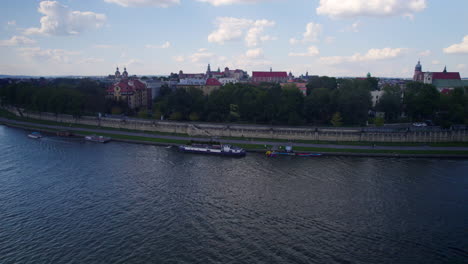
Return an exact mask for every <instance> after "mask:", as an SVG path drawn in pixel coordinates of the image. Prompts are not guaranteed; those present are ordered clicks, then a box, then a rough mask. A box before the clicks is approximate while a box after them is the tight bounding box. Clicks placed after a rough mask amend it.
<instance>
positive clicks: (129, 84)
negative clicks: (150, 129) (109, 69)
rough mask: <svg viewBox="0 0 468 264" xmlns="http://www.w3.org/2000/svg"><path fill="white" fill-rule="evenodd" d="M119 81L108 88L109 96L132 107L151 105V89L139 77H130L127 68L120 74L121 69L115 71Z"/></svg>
mask: <svg viewBox="0 0 468 264" xmlns="http://www.w3.org/2000/svg"><path fill="white" fill-rule="evenodd" d="M115 78H116V79H117V82H115V83H114V84H112V85H111V86H110V87H109V88H108V89H107V90H106V92H107V95H106V97H107V98H110V99H113V100H116V101H124V102H126V103H127V104H128V106H129V107H130V108H131V109H135V108H148V107H150V106H151V99H152V96H151V89H148V87H147V85H146V84H145V83H144V82H142V81H140V80H138V79H129V78H128V72H127V69H124V72H123V73H122V75H120V72H119V69H118V68H117V71H116V73H115Z"/></svg>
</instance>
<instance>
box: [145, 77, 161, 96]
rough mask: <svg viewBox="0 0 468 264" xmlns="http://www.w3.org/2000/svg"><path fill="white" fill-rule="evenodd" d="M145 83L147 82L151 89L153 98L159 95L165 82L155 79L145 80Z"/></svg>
mask: <svg viewBox="0 0 468 264" xmlns="http://www.w3.org/2000/svg"><path fill="white" fill-rule="evenodd" d="M144 83H145V84H146V87H147V88H148V89H150V90H151V99H154V98H156V97H158V95H159V91H160V90H161V87H162V86H163V84H164V83H163V82H162V81H161V80H155V79H153V80H151V79H149V80H145V81H144Z"/></svg>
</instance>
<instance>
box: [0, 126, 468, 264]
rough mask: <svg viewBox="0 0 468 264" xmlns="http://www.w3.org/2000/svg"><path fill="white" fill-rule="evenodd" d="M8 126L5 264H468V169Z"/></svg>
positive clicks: (2, 204)
mask: <svg viewBox="0 0 468 264" xmlns="http://www.w3.org/2000/svg"><path fill="white" fill-rule="evenodd" d="M27 134H28V132H26V131H23V130H20V129H13V128H8V127H5V126H0V157H1V159H0V263H339V264H343V263H467V262H468V203H467V201H468V161H467V160H448V159H441V160H438V159H417V158H414V159H410V158H408V159H399V158H363V157H325V156H324V157H314V158H294V157H278V158H266V157H264V156H263V155H260V154H251V153H249V154H248V155H247V157H245V158H226V157H215V156H204V155H196V154H185V153H179V152H177V151H176V150H175V149H173V148H171V149H167V148H164V147H157V146H148V145H136V144H126V143H118V142H111V143H108V144H97V143H89V142H84V141H82V140H81V139H67V138H58V137H45V138H42V139H40V140H34V139H29V138H27V136H26V135H27Z"/></svg>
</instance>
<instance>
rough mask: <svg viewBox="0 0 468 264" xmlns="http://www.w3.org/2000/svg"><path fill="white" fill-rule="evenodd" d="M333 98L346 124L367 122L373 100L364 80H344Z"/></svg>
mask: <svg viewBox="0 0 468 264" xmlns="http://www.w3.org/2000/svg"><path fill="white" fill-rule="evenodd" d="M332 98H333V101H334V104H335V105H336V109H337V111H338V112H340V113H341V115H342V117H343V122H344V123H345V124H348V125H364V124H366V121H367V118H368V111H369V109H370V107H371V105H372V100H371V94H370V91H369V90H368V89H367V88H366V87H365V85H363V83H362V82H359V81H356V80H343V81H342V82H341V84H340V89H338V90H337V91H336V92H335V93H334V95H333V97H332Z"/></svg>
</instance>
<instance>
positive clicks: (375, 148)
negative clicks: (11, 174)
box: [0, 118, 468, 158]
mask: <svg viewBox="0 0 468 264" xmlns="http://www.w3.org/2000/svg"><path fill="white" fill-rule="evenodd" d="M0 123H1V124H5V125H10V126H14V127H22V128H26V129H31V130H34V129H36V130H43V131H50V132H53V131H58V130H70V131H72V132H73V133H74V134H76V135H81V136H83V135H88V134H89V133H95V134H106V135H111V136H112V135H115V136H116V137H115V138H114V139H115V140H117V141H124V142H133V143H144V144H155V145H180V144H181V143H182V142H183V141H187V142H188V141H191V140H195V141H210V140H212V138H207V137H190V136H179V135H164V134H155V133H145V132H130V131H121V130H110V129H105V128H83V127H73V126H61V125H48V124H40V123H33V122H27V121H19V120H12V119H7V118H0ZM80 133H81V134H80ZM118 136H131V137H138V138H147V139H161V140H167V141H168V142H165V141H161V142H157V141H149V142H148V141H145V140H138V139H136V140H134V139H122V138H120V139H119V138H118ZM215 140H216V141H219V142H221V143H229V144H239V145H245V146H247V147H246V148H247V149H248V150H250V151H257V152H263V151H264V149H261V148H260V149H259V148H255V149H249V147H248V145H256V146H262V145H263V146H284V145H286V144H287V145H291V146H293V147H300V148H310V149H311V151H313V149H317V150H318V152H320V150H322V151H324V150H325V149H326V151H325V152H326V154H330V155H353V156H355V155H359V156H361V155H362V156H392V157H394V156H401V157H406V156H407V157H419V156H421V157H457V158H468V147H467V146H459V147H458V146H441V147H435V146H429V145H417V146H408V145H406V146H405V145H402V146H395V145H391V146H388V145H345V144H314V143H303V142H294V141H286V140H285V141H269V140H257V139H249V140H247V139H246V140H240V139H229V138H216V139H215ZM171 141H174V142H171ZM175 141H180V143H176V142H175ZM265 149H266V148H265ZM343 150H347V151H345V152H346V153H344V152H343ZM349 150H352V151H349ZM360 151H362V153H360ZM380 151H381V152H382V153H379V152H380ZM392 151H395V152H398V151H400V152H401V151H407V152H411V151H414V152H415V153H416V152H417V154H412V153H408V154H405V153H400V154H398V153H392ZM424 152H427V154H425V153H424ZM435 152H440V153H435ZM443 152H446V153H443ZM451 152H453V153H452V154H451ZM463 152H466V153H463Z"/></svg>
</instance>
